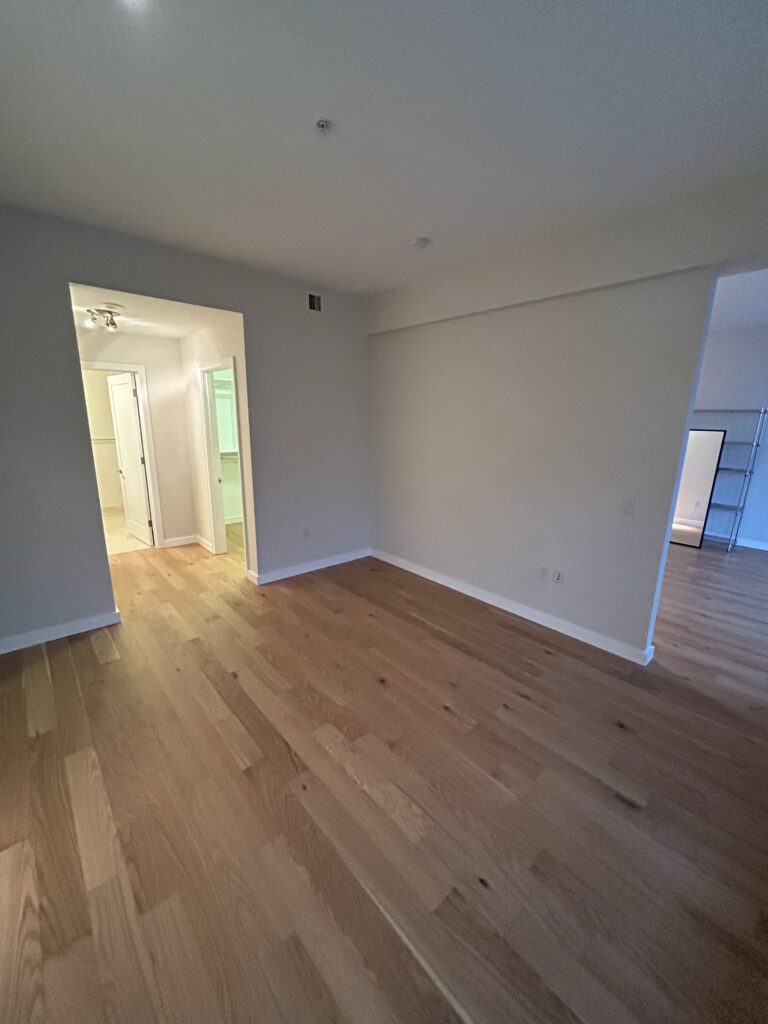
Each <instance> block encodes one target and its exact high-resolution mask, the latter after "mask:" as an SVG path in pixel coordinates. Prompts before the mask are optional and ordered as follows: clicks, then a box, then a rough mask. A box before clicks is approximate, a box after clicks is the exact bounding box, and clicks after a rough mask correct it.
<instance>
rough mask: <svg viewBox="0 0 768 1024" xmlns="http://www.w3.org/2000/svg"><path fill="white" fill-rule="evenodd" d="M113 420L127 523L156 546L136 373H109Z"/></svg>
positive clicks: (132, 534)
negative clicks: (148, 491) (134, 374)
mask: <svg viewBox="0 0 768 1024" xmlns="http://www.w3.org/2000/svg"><path fill="white" fill-rule="evenodd" d="M107 384H108V385H109V402H110V405H111V406H112V421H113V423H114V427H115V446H116V448H117V467H118V468H117V471H118V473H119V474H120V485H121V486H122V489H123V509H124V510H125V525H126V528H127V530H128V533H130V534H131V536H132V537H137V538H138V539H139V540H143V541H144V543H145V544H149V545H150V546H154V543H155V541H154V537H153V534H152V525H151V518H150V512H149V497H148V495H147V474H146V467H145V463H144V445H143V443H142V438H141V422H140V420H139V403H138V400H137V398H136V386H135V384H134V379H133V374H132V373H114V374H111V375H110V376H109V377H107Z"/></svg>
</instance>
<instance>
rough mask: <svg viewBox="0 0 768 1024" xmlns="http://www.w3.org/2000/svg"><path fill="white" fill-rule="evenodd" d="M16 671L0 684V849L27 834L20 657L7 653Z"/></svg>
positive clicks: (24, 711) (27, 763)
mask: <svg viewBox="0 0 768 1024" xmlns="http://www.w3.org/2000/svg"><path fill="white" fill-rule="evenodd" d="M7 657H8V660H9V663H10V662H11V661H12V662H13V664H14V666H15V668H17V671H16V672H15V673H14V677H15V678H11V676H10V674H9V676H8V679H7V681H6V682H5V683H4V684H3V685H1V686H0V851H1V850H4V849H5V848H6V847H8V846H13V845H15V844H16V843H19V842H21V840H23V839H26V838H27V837H28V836H29V834H30V829H31V825H30V820H31V816H30V748H29V744H28V742H27V709H26V696H25V693H24V690H23V688H22V685H21V659H20V658H19V659H18V662H17V661H16V659H15V658H13V659H12V657H11V656H7ZM1 661H3V659H2V658H0V662H1Z"/></svg>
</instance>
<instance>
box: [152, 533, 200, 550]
mask: <svg viewBox="0 0 768 1024" xmlns="http://www.w3.org/2000/svg"><path fill="white" fill-rule="evenodd" d="M198 543H199V541H198V539H197V537H196V536H195V535H194V533H192V534H190V535H189V537H168V538H167V539H166V540H164V541H163V543H162V544H158V545H157V546H158V547H159V548H181V547H184V546H185V545H186V544H198Z"/></svg>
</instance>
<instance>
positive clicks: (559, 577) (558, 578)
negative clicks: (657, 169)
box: [552, 569, 565, 587]
mask: <svg viewBox="0 0 768 1024" xmlns="http://www.w3.org/2000/svg"><path fill="white" fill-rule="evenodd" d="M552 582H553V583H557V584H558V585H559V586H561V587H562V585H563V584H564V583H565V573H564V572H563V570H562V569H553V570H552Z"/></svg>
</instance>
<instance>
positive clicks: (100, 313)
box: [83, 308, 119, 334]
mask: <svg viewBox="0 0 768 1024" xmlns="http://www.w3.org/2000/svg"><path fill="white" fill-rule="evenodd" d="M86 313H87V314H88V316H87V317H86V318H85V320H84V321H83V326H84V327H87V328H88V329H89V330H93V328H95V327H102V328H104V330H106V331H109V333H110V334H114V333H115V332H116V331H117V320H115V314H117V315H118V316H119V311H118V310H117V309H106V308H105V309H86Z"/></svg>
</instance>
